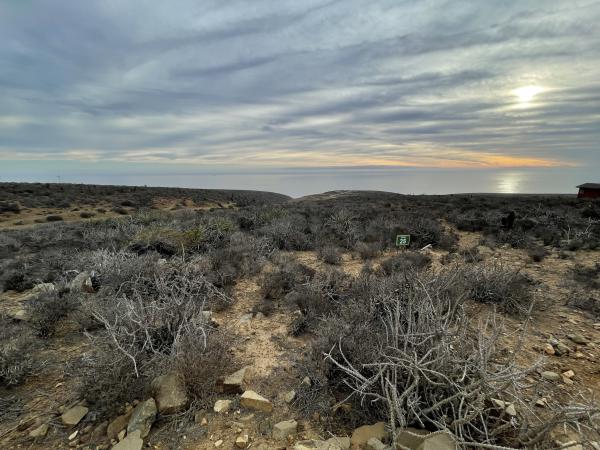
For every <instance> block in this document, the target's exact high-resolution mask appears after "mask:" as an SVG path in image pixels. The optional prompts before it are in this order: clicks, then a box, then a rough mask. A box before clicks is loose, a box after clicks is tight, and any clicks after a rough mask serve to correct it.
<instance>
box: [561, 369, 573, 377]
mask: <svg viewBox="0 0 600 450" xmlns="http://www.w3.org/2000/svg"><path fill="white" fill-rule="evenodd" d="M562 375H563V377H565V378H573V377H574V376H575V372H573V371H572V370H567V371H565V372H563V374H562Z"/></svg>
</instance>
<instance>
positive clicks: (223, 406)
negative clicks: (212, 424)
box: [213, 400, 232, 414]
mask: <svg viewBox="0 0 600 450" xmlns="http://www.w3.org/2000/svg"><path fill="white" fill-rule="evenodd" d="M231 403H232V402H231V400H217V401H216V402H215V406H214V407H213V411H214V412H216V413H217V414H224V413H226V412H228V411H229V410H230V409H231Z"/></svg>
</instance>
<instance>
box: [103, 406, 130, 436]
mask: <svg viewBox="0 0 600 450" xmlns="http://www.w3.org/2000/svg"><path fill="white" fill-rule="evenodd" d="M131 413H132V411H130V412H128V413H125V414H123V415H121V416H119V417H117V418H116V419H115V420H113V421H112V422H111V423H110V424H109V425H108V427H107V428H106V436H108V438H109V439H114V438H116V437H117V436H118V435H119V432H120V431H121V430H124V429H125V428H127V424H128V423H129V419H130V418H131Z"/></svg>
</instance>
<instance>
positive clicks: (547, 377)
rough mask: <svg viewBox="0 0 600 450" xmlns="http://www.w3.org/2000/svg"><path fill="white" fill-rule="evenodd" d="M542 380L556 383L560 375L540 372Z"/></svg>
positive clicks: (547, 371)
mask: <svg viewBox="0 0 600 450" xmlns="http://www.w3.org/2000/svg"><path fill="white" fill-rule="evenodd" d="M542 378H543V379H544V380H548V381H558V380H560V375H559V374H557V373H556V372H552V371H550V370H546V371H545V372H542Z"/></svg>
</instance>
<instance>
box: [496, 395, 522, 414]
mask: <svg viewBox="0 0 600 450" xmlns="http://www.w3.org/2000/svg"><path fill="white" fill-rule="evenodd" d="M492 402H493V403H494V404H495V405H496V406H497V407H498V408H500V409H503V410H504V412H505V413H506V414H508V415H509V416H516V415H517V410H516V408H515V405H514V404H512V403H508V402H505V401H504V400H500V399H497V398H493V399H492Z"/></svg>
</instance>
